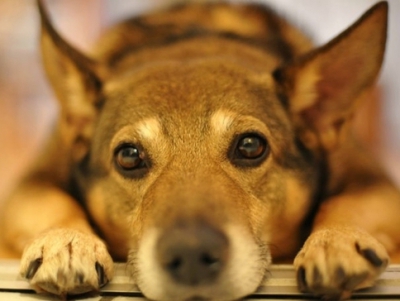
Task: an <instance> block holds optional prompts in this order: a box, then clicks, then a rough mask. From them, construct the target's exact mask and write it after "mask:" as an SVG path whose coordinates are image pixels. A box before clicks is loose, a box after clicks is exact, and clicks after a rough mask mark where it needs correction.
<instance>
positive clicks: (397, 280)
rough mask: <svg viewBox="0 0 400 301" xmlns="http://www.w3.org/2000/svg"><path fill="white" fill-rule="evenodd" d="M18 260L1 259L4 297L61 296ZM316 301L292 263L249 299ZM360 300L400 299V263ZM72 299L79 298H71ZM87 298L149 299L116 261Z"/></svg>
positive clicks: (12, 300)
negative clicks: (300, 285) (33, 285)
mask: <svg viewBox="0 0 400 301" xmlns="http://www.w3.org/2000/svg"><path fill="white" fill-rule="evenodd" d="M18 265H19V263H18V261H5V260H3V261H1V260H0V300H1V301H3V300H4V301H5V300H7V301H8V300H9V301H15V300H59V299H58V298H57V297H52V296H43V295H37V294H35V293H34V292H33V291H32V290H31V289H30V287H29V285H28V283H27V282H26V281H25V280H23V279H21V278H20V277H19V275H18ZM260 299H263V300H293V301H294V300H315V299H314V298H313V297H312V296H309V295H305V294H301V293H299V292H298V291H297V287H296V280H295V274H294V270H293V268H292V266H290V265H275V266H272V267H271V271H270V278H269V279H268V280H267V281H266V283H265V284H264V285H263V286H262V287H261V288H260V289H259V291H258V292H257V293H255V294H253V295H251V296H250V297H249V298H247V299H246V300H260ZM353 299H356V300H400V265H392V266H390V267H389V268H388V269H387V271H386V272H385V273H383V274H382V276H381V278H380V279H379V280H378V282H377V284H376V286H375V287H373V288H370V289H367V290H363V291H360V292H357V293H355V294H354V295H353ZM69 300H78V298H71V299H69ZM79 300H84V301H125V300H136V301H138V300H145V298H143V296H142V295H141V294H140V292H139V291H138V289H137V288H136V286H135V285H134V284H133V283H132V281H131V279H130V278H129V276H127V275H126V274H125V267H124V265H123V264H116V266H115V276H114V279H113V281H112V282H111V283H109V284H108V285H106V286H105V287H104V288H103V289H102V290H101V292H100V294H99V295H97V296H91V297H84V298H82V297H80V298H79Z"/></svg>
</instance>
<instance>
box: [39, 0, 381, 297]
mask: <svg viewBox="0 0 400 301" xmlns="http://www.w3.org/2000/svg"><path fill="white" fill-rule="evenodd" d="M41 15H42V25H43V26H42V50H43V57H44V63H45V67H46V71H47V73H48V75H49V79H50V82H51V83H52V85H53V87H54V89H55V92H56V94H57V96H58V99H59V100H60V104H61V111H60V119H59V123H58V127H57V135H58V136H59V141H60V143H61V144H60V147H61V148H63V150H66V151H67V153H68V154H69V155H68V156H67V158H60V162H61V161H62V163H61V164H64V165H68V166H71V168H70V170H69V175H70V176H71V178H72V179H73V180H74V181H76V182H78V184H79V187H80V193H81V194H82V195H83V196H84V197H83V198H84V199H85V204H86V206H87V208H88V212H89V213H90V215H91V218H92V219H93V221H94V222H95V224H96V225H97V226H98V228H99V230H100V232H101V233H102V234H103V235H104V237H105V239H106V241H107V242H108V244H109V247H110V250H111V252H112V253H113V254H114V255H115V256H116V257H117V258H118V257H119V258H124V257H125V256H127V255H128V253H129V256H128V261H129V264H130V267H131V269H132V271H133V274H134V276H135V279H136V281H137V283H138V285H139V287H140V289H141V290H142V291H143V292H144V294H145V295H146V296H147V297H150V298H152V299H156V300H185V299H190V298H195V297H200V298H207V299H215V300H222V299H224V300H226V299H236V298H239V297H242V296H244V295H246V294H249V293H251V292H253V291H255V290H256V288H257V287H258V286H259V285H260V282H261V281H262V279H263V278H264V277H265V274H266V270H267V267H268V264H269V263H270V262H271V254H272V256H273V257H275V258H278V257H282V258H283V257H291V256H293V255H294V253H295V252H296V251H297V250H298V248H299V246H300V244H301V239H302V238H301V236H302V234H303V233H302V231H304V229H303V226H304V222H305V218H306V216H307V214H309V212H310V211H312V209H313V205H314V201H313V199H314V198H315V197H316V196H315V195H316V193H317V192H318V190H319V189H320V188H321V187H320V186H321V185H320V184H321V178H323V177H325V176H326V175H325V174H323V173H322V172H321V169H322V167H323V165H324V164H325V163H326V161H324V158H326V156H327V153H329V152H332V151H334V150H335V149H336V148H337V147H338V145H340V137H341V134H342V132H343V129H344V128H345V125H346V124H347V121H348V120H349V119H350V117H351V115H352V113H353V111H354V109H353V107H354V103H355V100H356V99H357V98H358V97H359V95H360V94H361V93H362V92H363V91H364V90H365V89H366V87H368V86H370V85H371V83H372V82H373V81H374V79H375V78H376V76H377V73H378V71H379V69H380V65H381V62H382V58H383V52H384V45H385V38H386V15H387V5H386V4H378V5H377V6H375V7H374V8H372V9H371V10H370V11H368V12H367V13H366V14H365V15H364V16H363V17H362V18H361V19H360V20H359V21H358V22H357V23H355V25H353V26H352V27H350V28H349V29H348V30H346V31H345V32H344V33H342V34H341V35H340V36H338V37H337V38H336V39H334V40H333V41H331V42H330V43H328V44H327V45H325V46H323V47H321V48H318V49H316V50H313V51H311V52H309V53H307V54H306V55H304V56H302V57H300V58H298V59H296V60H294V61H293V62H291V63H289V64H286V65H284V66H277V60H276V59H274V58H273V56H271V55H268V54H266V53H263V52H262V51H261V50H255V49H254V48H252V47H250V46H248V45H244V44H242V43H238V42H235V41H226V40H223V41H221V40H218V39H217V40H213V41H212V42H213V43H214V44H213V47H214V48H219V49H223V50H224V52H223V53H222V54H223V55H215V54H212V55H210V52H209V51H208V52H207V51H205V53H207V55H204V56H193V57H190V56H189V57H188V56H187V52H188V51H187V50H189V49H190V50H191V51H192V52H193V51H194V50H195V49H197V50H196V51H198V53H201V51H202V50H201V49H202V47H204V48H207V47H206V46H205V44H202V42H199V40H197V41H189V42H187V43H186V44H183V45H180V46H181V48H180V49H183V50H179V49H178V50H177V49H174V48H171V46H169V47H166V48H165V49H164V50H163V51H164V52H167V53H164V54H163V55H165V58H168V56H169V55H170V57H169V58H168V59H165V58H162V59H158V60H151V61H147V62H146V63H140V64H139V63H138V64H125V65H123V66H122V67H121V66H120V67H119V68H115V69H112V68H110V66H109V65H108V64H107V62H103V61H101V60H95V59H91V58H89V57H87V56H85V55H83V54H82V53H80V52H79V51H77V50H76V49H74V48H73V47H71V46H70V45H69V44H67V43H66V42H65V41H64V40H63V39H62V38H61V37H60V36H59V35H58V34H57V32H56V31H55V30H54V28H53V27H52V25H51V24H50V22H49V19H48V18H47V16H46V14H45V12H44V9H43V7H41ZM206 42H207V41H203V43H206ZM149 51H150V50H149ZM151 51H154V49H153V50H151ZM157 51H160V50H159V49H158V50H157ZM160 53H162V51H161V52H160ZM328 169H329V167H328Z"/></svg>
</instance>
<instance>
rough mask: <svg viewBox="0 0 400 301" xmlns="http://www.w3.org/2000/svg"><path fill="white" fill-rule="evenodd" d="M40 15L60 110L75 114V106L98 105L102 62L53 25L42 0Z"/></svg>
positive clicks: (48, 68) (48, 67)
mask: <svg viewBox="0 0 400 301" xmlns="http://www.w3.org/2000/svg"><path fill="white" fill-rule="evenodd" d="M37 5H38V8H39V13H40V19H41V50H42V58H43V63H44V67H45V71H46V74H47V77H48V79H49V81H50V83H51V85H52V87H53V89H54V91H55V93H56V96H57V98H58V99H59V101H60V102H61V110H62V111H64V112H65V113H66V114H74V113H75V112H74V110H75V109H77V110H78V111H79V109H78V108H74V107H73V106H81V105H82V106H83V107H85V106H87V105H88V102H89V104H93V105H96V104H95V102H96V101H97V98H96V96H97V93H98V92H99V90H100V89H101V86H102V79H101V72H100V65H99V64H98V63H97V62H96V61H94V60H93V59H91V58H89V57H88V56H85V55H84V54H82V53H81V52H80V51H78V50H77V49H75V48H74V47H72V46H71V45H70V44H68V43H67V42H66V41H65V40H64V39H63V38H62V37H61V36H60V35H59V34H58V32H57V31H56V30H55V29H54V27H53V25H52V23H51V20H50V18H49V15H48V13H47V11H46V8H45V6H44V5H43V3H42V0H37Z"/></svg>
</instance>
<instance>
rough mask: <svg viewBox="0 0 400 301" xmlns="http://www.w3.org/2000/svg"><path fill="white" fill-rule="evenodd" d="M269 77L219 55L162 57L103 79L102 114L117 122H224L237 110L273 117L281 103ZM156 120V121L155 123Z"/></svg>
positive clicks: (224, 125) (141, 124)
mask: <svg viewBox="0 0 400 301" xmlns="http://www.w3.org/2000/svg"><path fill="white" fill-rule="evenodd" d="M274 89H275V87H274V83H273V80H272V77H271V76H270V75H269V74H268V73H267V72H266V73H265V74H261V73H259V72H258V71H257V72H255V71H254V70H251V69H250V70H249V69H246V68H244V67H243V66H240V65H238V64H234V63H232V62H225V61H221V60H216V61H198V62H191V63H171V62H169V63H164V64H161V65H154V66H151V67H147V68H143V69H140V70H132V71H130V72H126V73H125V74H123V75H122V76H118V77H117V78H116V79H113V80H111V81H109V82H108V83H107V85H106V95H108V96H107V101H106V102H107V103H106V106H107V108H106V110H107V111H108V112H107V114H114V115H117V116H118V117H119V118H115V119H113V120H114V122H116V123H117V124H116V126H117V127H118V124H119V126H126V125H127V124H133V123H135V124H137V126H138V127H139V128H140V129H141V130H140V131H141V132H143V133H144V136H146V133H147V134H148V133H149V131H148V130H149V129H152V130H154V131H156V132H157V131H158V129H156V128H159V127H166V126H167V127H168V126H169V127H172V128H176V127H177V126H180V127H185V128H196V126H197V127H204V126H210V125H212V126H214V127H215V128H220V129H223V128H227V127H228V126H229V124H230V123H232V121H233V119H234V118H235V116H236V115H237V114H236V113H238V114H239V113H240V114H241V115H249V116H254V118H258V119H260V120H264V121H266V122H275V121H276V120H277V119H279V117H278V116H276V115H277V114H278V115H279V113H282V111H283V108H282V105H281V104H280V102H279V100H278V98H277V97H276V95H275V92H274ZM156 125H157V126H156Z"/></svg>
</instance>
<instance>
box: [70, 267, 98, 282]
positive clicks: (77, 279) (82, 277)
mask: <svg viewBox="0 0 400 301" xmlns="http://www.w3.org/2000/svg"><path fill="white" fill-rule="evenodd" d="M96 272H97V268H96ZM84 280H85V275H84V274H83V273H81V272H77V273H76V274H75V282H78V283H79V284H82V283H83V281H84Z"/></svg>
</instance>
